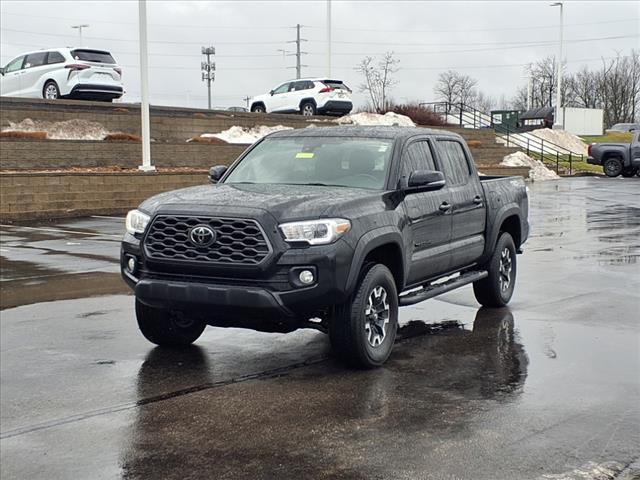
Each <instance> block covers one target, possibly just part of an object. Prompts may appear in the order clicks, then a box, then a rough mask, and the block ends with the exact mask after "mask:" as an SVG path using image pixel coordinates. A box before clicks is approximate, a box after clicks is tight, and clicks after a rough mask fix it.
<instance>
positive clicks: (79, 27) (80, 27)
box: [71, 23, 89, 47]
mask: <svg viewBox="0 0 640 480" xmlns="http://www.w3.org/2000/svg"><path fill="white" fill-rule="evenodd" d="M88 27H89V25H88V24H87V23H83V24H82V25H71V28H76V29H78V36H79V37H80V44H79V45H78V46H79V47H81V46H82V29H83V28H88Z"/></svg>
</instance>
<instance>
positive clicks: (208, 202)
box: [139, 184, 384, 222]
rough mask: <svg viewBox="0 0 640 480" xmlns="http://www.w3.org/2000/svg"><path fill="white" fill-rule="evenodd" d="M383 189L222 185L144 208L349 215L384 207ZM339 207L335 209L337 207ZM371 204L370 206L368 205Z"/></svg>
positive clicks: (174, 194) (171, 195)
mask: <svg viewBox="0 0 640 480" xmlns="http://www.w3.org/2000/svg"><path fill="white" fill-rule="evenodd" d="M382 197H383V192H381V191H377V190H368V189H362V188H349V187H323V186H312V185H273V184H229V185H226V184H218V185H202V186H197V187H189V188H184V189H181V190H174V191H171V192H166V193H161V194H159V195H156V196H153V197H151V198H149V199H148V200H146V201H144V202H143V203H142V204H141V205H140V207H139V208H140V209H141V210H143V211H145V212H147V213H149V214H151V215H153V214H155V213H156V212H158V211H183V212H184V211H186V212H189V213H193V214H194V215H197V214H205V215H206V214H210V215H216V214H224V215H240V216H243V215H259V214H260V213H261V212H267V213H269V214H271V215H272V216H273V217H274V218H275V220H276V221H278V222H283V221H291V220H301V219H313V218H319V217H322V216H325V217H326V216H333V215H332V213H337V212H340V213H341V214H343V215H346V214H348V213H350V212H352V211H353V210H354V209H365V210H368V209H369V208H384V206H383V204H382ZM336 206H337V207H338V208H333V207H336ZM367 207H369V208H367Z"/></svg>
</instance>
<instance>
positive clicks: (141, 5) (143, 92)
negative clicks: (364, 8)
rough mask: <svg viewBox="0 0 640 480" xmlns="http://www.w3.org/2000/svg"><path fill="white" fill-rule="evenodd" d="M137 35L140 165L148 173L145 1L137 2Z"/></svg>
mask: <svg viewBox="0 0 640 480" xmlns="http://www.w3.org/2000/svg"><path fill="white" fill-rule="evenodd" d="M138 23H139V27H138V35H139V36H140V40H139V41H140V115H141V120H142V128H141V130H142V165H140V166H139V167H138V168H139V169H140V170H142V171H145V172H149V171H153V170H155V169H156V167H154V166H153V165H151V126H150V123H149V65H148V63H149V56H148V55H147V0H138Z"/></svg>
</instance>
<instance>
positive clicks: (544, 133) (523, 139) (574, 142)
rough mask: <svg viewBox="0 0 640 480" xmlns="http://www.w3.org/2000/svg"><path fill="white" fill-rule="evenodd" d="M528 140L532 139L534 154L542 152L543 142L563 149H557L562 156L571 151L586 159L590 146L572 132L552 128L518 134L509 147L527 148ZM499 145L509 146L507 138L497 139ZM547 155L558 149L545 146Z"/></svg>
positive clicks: (531, 149) (531, 146) (511, 140)
mask: <svg viewBox="0 0 640 480" xmlns="http://www.w3.org/2000/svg"><path fill="white" fill-rule="evenodd" d="M527 139H530V140H531V141H532V142H535V143H536V145H534V144H533V143H529V150H530V151H532V152H538V153H539V152H540V151H541V150H542V148H541V147H542V145H541V140H544V141H545V142H550V143H553V144H554V145H557V146H558V147H562V148H559V149H557V151H558V152H559V153H560V154H561V155H566V154H568V152H566V151H565V149H566V150H569V151H571V152H573V153H577V154H582V155H584V156H585V157H586V156H587V149H588V148H589V146H588V145H587V144H586V143H584V142H583V141H582V139H581V138H580V137H578V136H577V135H574V134H573V133H571V132H567V131H566V130H552V129H550V128H539V129H536V130H531V131H530V132H524V133H520V134H518V136H517V137H515V138H510V142H509V145H511V146H513V145H516V146H519V147H521V148H526V147H527ZM497 140H498V143H502V144H503V145H506V144H507V141H506V139H505V138H502V137H497ZM544 151H545V153H554V154H555V153H556V149H555V148H554V147H553V146H552V145H544Z"/></svg>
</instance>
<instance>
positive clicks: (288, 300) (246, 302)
mask: <svg viewBox="0 0 640 480" xmlns="http://www.w3.org/2000/svg"><path fill="white" fill-rule="evenodd" d="M132 257H133V258H134V259H135V262H136V268H135V270H134V271H133V272H130V271H129V270H128V268H127V262H128V260H129V259H130V258H132ZM352 258H353V249H352V248H351V247H350V246H349V245H348V244H347V243H346V242H344V241H343V240H338V241H337V242H336V243H334V244H332V245H325V246H314V247H307V248H289V249H287V250H286V251H284V252H281V253H280V254H278V255H276V256H275V257H274V261H273V262H272V264H271V265H269V266H267V267H266V268H265V269H264V270H259V269H256V270H255V271H253V272H252V271H247V270H246V269H244V270H243V271H241V270H240V269H238V270H237V271H235V270H229V269H228V268H226V269H225V271H224V272H218V271H216V270H215V269H206V270H203V269H198V271H197V272H194V269H193V268H191V267H190V266H188V265H159V264H157V263H156V262H151V261H148V260H147V259H145V257H144V249H142V248H140V240H139V239H138V238H136V237H133V236H132V235H129V234H126V235H125V237H124V239H123V242H122V248H121V261H120V263H121V272H122V276H123V278H124V280H125V281H126V283H127V284H128V285H129V286H130V287H131V288H132V289H133V290H134V291H135V294H136V298H137V299H138V300H139V301H141V302H142V303H144V304H147V305H149V306H152V307H156V308H163V309H168V310H175V311H181V312H188V313H189V314H190V315H195V316H198V317H200V318H202V319H203V320H205V321H206V322H207V323H209V324H211V325H217V326H234V327H244V328H252V329H255V330H265V331H291V330H295V329H296V328H299V327H300V326H301V325H302V324H303V323H305V322H306V321H308V319H310V318H313V317H317V316H320V315H321V313H322V312H325V311H326V310H327V309H329V308H331V307H332V306H333V305H335V304H336V303H341V302H343V301H344V300H345V299H346V298H347V296H348V294H347V292H346V291H345V290H346V284H347V277H348V273H349V268H350V266H351V259H352ZM301 269H311V270H313V271H314V272H315V277H316V282H315V283H314V284H312V285H311V286H302V285H300V284H299V283H298V282H296V278H297V273H298V272H299V271H300V270H301ZM196 273H197V274H196Z"/></svg>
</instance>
